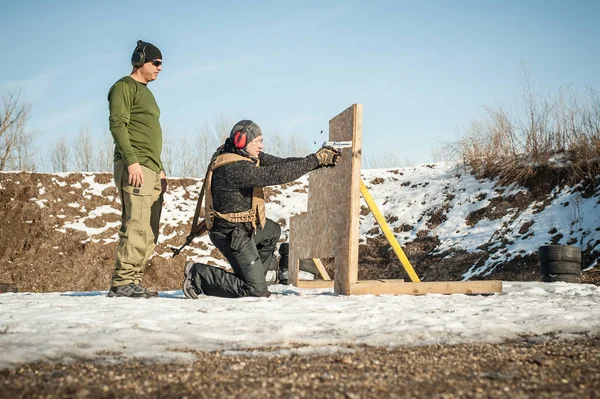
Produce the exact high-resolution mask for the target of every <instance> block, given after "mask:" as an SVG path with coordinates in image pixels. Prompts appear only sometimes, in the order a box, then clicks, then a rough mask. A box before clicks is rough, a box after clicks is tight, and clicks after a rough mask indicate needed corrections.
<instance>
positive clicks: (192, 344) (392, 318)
mask: <svg viewBox="0 0 600 399" xmlns="http://www.w3.org/2000/svg"><path fill="white" fill-rule="evenodd" d="M270 289H271V291H272V292H273V295H272V296H271V297H270V298H240V299H224V298H215V297H201V298H200V299H198V300H190V299H185V298H184V296H183V294H182V292H181V291H170V292H161V293H160V296H159V297H158V298H153V299H130V298H108V297H106V291H103V292H65V293H45V294H32V293H5V294H0V306H1V309H2V312H1V314H0V332H1V333H0V348H1V349H0V353H2V355H0V368H6V367H12V366H15V365H16V364H17V363H22V362H34V361H69V360H83V359H85V360H93V359H102V358H106V357H107V358H108V361H123V360H127V359H133V358H137V359H142V360H149V361H156V362H161V361H181V362H186V361H192V360H193V359H194V355H193V354H192V353H190V352H189V351H224V353H225V354H239V353H240V351H241V350H247V351H245V352H244V353H245V354H246V355H247V356H267V355H268V356H283V355H290V354H292V353H296V354H305V355H308V354H324V353H331V352H336V351H350V350H352V346H353V345H371V346H383V347H394V346H402V345H427V344H458V343H478V342H488V343H493V342H501V341H503V340H506V339H511V338H518V337H521V336H539V335H543V334H549V333H553V334H557V335H558V336H561V337H566V338H569V337H576V336H579V335H581V334H598V333H600V313H598V311H597V310H598V308H599V307H600V287H596V286H593V285H586V284H568V283H541V282H504V287H503V292H502V293H498V294H494V295H488V296H473V295H463V294H454V295H438V294H427V295H422V296H412V295H398V296H393V295H381V296H373V295H362V296H338V295H335V294H334V293H333V292H332V290H331V289H314V290H313V289H300V288H295V287H293V286H282V285H273V286H271V287H270ZM297 346H302V348H297ZM265 348H279V349H277V350H275V351H273V350H271V349H265ZM249 349H252V350H249Z"/></svg>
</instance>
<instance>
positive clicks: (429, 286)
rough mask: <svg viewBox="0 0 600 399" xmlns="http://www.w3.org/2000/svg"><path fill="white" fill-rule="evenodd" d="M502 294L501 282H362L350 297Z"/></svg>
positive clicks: (353, 289) (351, 290) (355, 284)
mask: <svg viewBox="0 0 600 399" xmlns="http://www.w3.org/2000/svg"><path fill="white" fill-rule="evenodd" d="M493 292H502V281H500V280H485V281H432V282H425V283H423V282H421V283H413V282H401V281H399V280H362V281H358V282H356V283H354V284H352V285H351V287H350V295H365V294H372V295H384V294H391V295H399V294H408V295H423V294H487V293H493Z"/></svg>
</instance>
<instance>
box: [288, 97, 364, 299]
mask: <svg viewBox="0 0 600 399" xmlns="http://www.w3.org/2000/svg"><path fill="white" fill-rule="evenodd" d="M328 140H330V141H352V148H346V149H344V150H343V152H342V159H341V161H340V163H339V164H338V165H337V166H336V167H334V168H321V169H318V170H315V171H313V172H311V174H310V177H309V185H308V204H307V212H306V213H304V214H300V215H297V216H293V217H291V218H290V259H289V262H290V263H289V264H290V265H293V267H290V268H289V271H288V273H289V275H288V278H289V282H290V283H291V284H294V285H297V283H298V260H299V259H310V258H334V267H335V269H334V270H335V276H336V277H335V292H337V293H339V294H344V295H349V294H350V284H352V283H355V282H356V281H357V278H358V231H359V225H358V223H359V212H360V186H359V183H360V161H361V153H362V105H361V104H354V105H352V106H350V107H349V108H347V109H346V110H344V111H343V112H342V113H340V114H339V115H337V116H336V117H334V118H333V119H331V120H330V121H329V138H328Z"/></svg>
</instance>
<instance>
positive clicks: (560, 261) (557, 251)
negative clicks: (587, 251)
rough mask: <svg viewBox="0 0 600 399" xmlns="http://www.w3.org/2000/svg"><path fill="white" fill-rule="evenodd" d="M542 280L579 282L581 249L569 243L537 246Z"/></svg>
mask: <svg viewBox="0 0 600 399" xmlns="http://www.w3.org/2000/svg"><path fill="white" fill-rule="evenodd" d="M538 261H539V265H540V272H541V273H542V281H544V282H546V283H553V282H556V281H564V282H567V283H579V282H581V249H579V248H578V247H575V246H571V245H543V246H541V247H539V248H538Z"/></svg>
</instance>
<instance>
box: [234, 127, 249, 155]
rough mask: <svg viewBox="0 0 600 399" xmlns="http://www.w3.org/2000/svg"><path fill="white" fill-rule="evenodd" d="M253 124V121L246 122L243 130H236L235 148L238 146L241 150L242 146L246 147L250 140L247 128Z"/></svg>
mask: <svg viewBox="0 0 600 399" xmlns="http://www.w3.org/2000/svg"><path fill="white" fill-rule="evenodd" d="M251 124H252V121H248V122H246V124H245V125H244V127H242V129H241V130H238V131H237V132H235V134H234V135H233V145H235V148H238V149H240V150H241V149H242V148H244V147H246V144H247V141H248V136H247V135H246V130H248V126H250V125H251Z"/></svg>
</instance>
